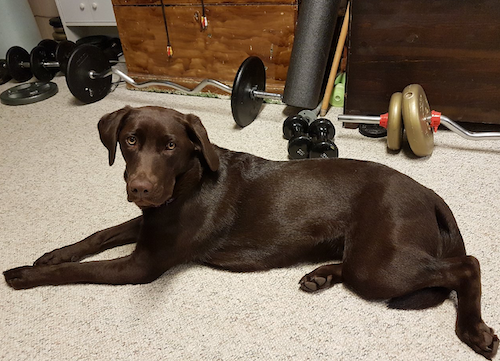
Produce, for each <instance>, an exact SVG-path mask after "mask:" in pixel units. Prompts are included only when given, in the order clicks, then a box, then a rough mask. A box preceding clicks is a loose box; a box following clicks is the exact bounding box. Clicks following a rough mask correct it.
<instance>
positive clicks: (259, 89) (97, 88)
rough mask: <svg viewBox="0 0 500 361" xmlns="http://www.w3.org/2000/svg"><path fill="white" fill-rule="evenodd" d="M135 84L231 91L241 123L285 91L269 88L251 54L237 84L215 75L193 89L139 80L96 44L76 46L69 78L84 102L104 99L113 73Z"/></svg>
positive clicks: (262, 69) (261, 65) (236, 117)
mask: <svg viewBox="0 0 500 361" xmlns="http://www.w3.org/2000/svg"><path fill="white" fill-rule="evenodd" d="M113 74H114V75H117V76H118V77H119V78H120V79H121V80H122V81H124V82H126V83H127V84H129V85H131V86H133V87H135V88H145V87H149V86H155V85H156V86H166V87H169V88H173V89H175V90H178V91H180V92H182V93H185V94H196V93H200V92H201V91H202V90H203V89H204V88H205V87H207V86H209V85H210V86H214V87H216V88H218V89H220V90H222V91H224V92H226V93H230V94H231V110H232V113H233V118H234V120H235V122H236V124H238V125H239V126H241V127H246V126H247V125H249V124H250V123H252V122H253V121H254V120H255V118H256V117H257V115H258V114H259V112H260V109H261V105H262V103H263V101H264V99H274V100H279V101H282V95H281V94H276V93H269V92H266V91H265V86H266V70H265V67H264V63H263V62H262V60H261V59H260V58H258V57H256V56H251V57H249V58H247V59H245V61H243V63H242V64H241V65H240V67H239V69H238V71H237V73H236V76H235V78H234V82H233V87H232V88H231V87H230V86H228V85H226V84H224V83H222V82H220V81H218V80H214V79H205V80H203V81H202V82H200V83H199V84H198V85H196V87H194V88H193V89H189V88H187V87H184V86H182V85H179V84H176V83H173V82H170V81H166V80H165V81H163V80H162V81H160V80H153V81H145V82H136V81H135V80H134V79H132V78H131V77H130V76H128V75H127V74H125V73H124V72H122V71H120V70H119V69H116V68H113V67H111V64H110V62H109V61H108V59H107V58H106V56H105V55H104V53H103V52H102V51H101V50H100V49H99V48H97V47H95V46H92V45H82V46H79V47H78V48H76V49H75V51H74V52H73V53H72V54H71V57H70V59H69V61H68V70H67V73H66V82H67V84H68V88H69V90H70V91H71V93H72V94H73V96H75V97H76V98H77V99H78V100H80V101H81V102H83V103H86V104H88V103H93V102H97V101H99V100H101V99H103V98H104V97H105V96H106V95H107V94H108V93H109V92H110V90H111V86H112V75H113Z"/></svg>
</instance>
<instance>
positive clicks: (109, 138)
mask: <svg viewBox="0 0 500 361" xmlns="http://www.w3.org/2000/svg"><path fill="white" fill-rule="evenodd" d="M130 110H132V108H131V107H129V106H128V105H127V106H126V107H125V108H122V109H120V110H117V111H115V112H113V113H109V114H106V115H105V116H103V117H102V118H101V120H99V123H98V124H97V128H98V129H99V136H100V137H101V142H102V144H104V146H105V147H106V148H108V152H109V165H113V163H114V162H115V156H116V143H117V142H118V133H119V132H120V129H121V125H122V124H123V121H124V120H125V118H126V116H127V115H128V114H129V113H130Z"/></svg>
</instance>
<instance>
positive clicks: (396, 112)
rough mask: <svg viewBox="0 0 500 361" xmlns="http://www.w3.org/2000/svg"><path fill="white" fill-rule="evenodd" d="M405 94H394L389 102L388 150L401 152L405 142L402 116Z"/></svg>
mask: <svg viewBox="0 0 500 361" xmlns="http://www.w3.org/2000/svg"><path fill="white" fill-rule="evenodd" d="M402 103H403V94H401V93H400V92H397V93H394V94H392V96H391V101H390V102H389V119H388V121H387V148H389V149H392V150H400V149H401V143H402V142H403V119H401V114H402V109H401V107H402Z"/></svg>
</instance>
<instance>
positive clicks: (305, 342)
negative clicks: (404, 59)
mask: <svg viewBox="0 0 500 361" xmlns="http://www.w3.org/2000/svg"><path fill="white" fill-rule="evenodd" d="M55 82H56V83H57V84H58V85H59V93H58V94H57V95H55V96H54V97H52V98H50V99H48V100H45V101H43V102H40V103H36V104H32V105H24V106H17V107H14V106H6V105H0V129H1V130H0V132H1V135H2V141H1V144H0V156H1V162H0V184H1V192H0V239H1V241H0V242H1V250H2V251H1V255H0V270H6V269H9V268H12V267H16V266H21V265H27V264H31V263H32V262H33V261H34V260H35V259H36V258H38V257H39V256H41V255H42V254H43V253H45V252H47V251H50V250H52V249H54V248H57V247H61V246H63V245H67V244H70V243H73V242H76V241H78V240H80V239H82V238H84V237H85V236H87V235H89V234H91V233H93V232H94V231H96V230H99V229H102V228H105V227H108V226H111V225H115V224H118V223H121V222H123V221H125V220H127V219H130V218H132V217H134V216H136V215H138V214H139V210H138V209H137V208H136V207H135V206H134V205H133V204H130V203H128V202H127V200H126V195H125V185H124V181H123V165H124V163H123V161H122V159H121V158H119V160H118V161H117V162H116V163H115V165H113V166H112V167H109V166H108V162H107V151H106V149H105V148H104V147H103V146H102V145H101V143H100V140H99V136H98V133H97V128H96V124H97V121H98V120H99V118H100V117H101V116H102V115H103V114H105V113H107V112H111V111H114V110H116V109H119V108H121V107H123V106H124V105H126V104H129V105H132V106H142V105H163V106H166V107H172V108H175V109H177V110H179V111H181V112H186V113H187V112H189V113H194V114H196V115H198V116H200V118H201V119H202V121H203V123H204V124H205V126H206V128H207V130H208V133H209V136H210V138H211V140H212V141H213V142H214V143H216V144H218V145H220V146H224V147H227V148H231V149H234V150H239V151H246V152H251V153H254V154H257V155H259V156H263V157H266V158H270V159H275V160H286V159H287V153H286V146H287V142H286V141H285V140H284V139H283V138H282V136H281V128H282V122H283V119H284V118H285V115H284V112H285V113H287V112H289V109H286V108H285V107H284V106H282V105H274V104H273V105H265V106H264V107H263V110H262V112H261V114H260V115H259V117H258V118H257V120H256V121H255V122H254V123H253V124H251V125H250V126H248V127H246V128H244V129H239V128H238V127H236V126H235V124H234V122H233V120H232V116H231V111H230V101H229V100H228V99H227V98H225V99H210V98H201V97H192V96H180V95H169V94H157V93H147V92H139V91H130V90H127V89H125V87H124V86H120V87H118V89H117V90H116V91H115V92H114V93H111V94H109V95H108V96H107V97H106V98H105V99H104V100H102V101H100V102H98V103H95V104H91V105H80V104H78V103H77V102H76V101H75V99H74V98H73V97H72V95H71V94H70V93H69V91H68V89H67V86H66V83H65V80H64V78H62V77H57V78H56V79H55ZM13 85H15V83H8V84H4V85H2V86H0V91H3V90H5V89H7V88H9V87H11V86H13ZM431 105H432V104H431ZM338 112H339V110H336V109H333V110H330V112H329V113H328V115H327V118H330V119H332V120H334V121H335V119H336V115H337V114H338ZM336 125H338V126H337V136H336V143H337V145H338V147H339V149H340V154H341V156H342V157H348V158H356V159H366V160H373V161H377V162H381V163H384V164H387V165H390V166H392V167H394V168H396V169H398V170H399V171H402V172H404V173H406V174H408V175H410V176H412V177H413V178H415V179H416V180H417V181H419V182H421V183H423V184H424V185H426V186H428V187H430V188H432V189H434V190H435V191H436V192H437V193H439V194H440V195H441V196H442V197H443V198H444V199H445V200H446V201H447V202H448V204H449V205H450V207H451V208H452V210H453V211H454V214H455V216H456V218H457V220H458V223H459V225H460V227H461V231H462V233H463V236H464V239H465V242H466V247H467V250H468V252H469V253H470V254H473V255H475V256H476V257H477V258H478V259H479V260H480V262H481V267H482V285H483V298H482V301H483V304H482V309H483V317H484V320H485V321H486V322H487V323H488V325H489V326H491V327H493V328H495V329H496V330H499V331H500V300H499V296H500V286H499V281H498V272H499V269H500V246H499V235H500V221H499V214H500V179H499V177H500V175H499V174H500V142H499V141H481V142H472V141H467V140H464V139H462V138H460V137H458V136H457V135H455V134H453V133H450V132H446V131H439V133H438V134H437V135H436V137H435V142H436V147H435V150H434V154H433V155H432V156H431V157H428V158H423V159H422V158H415V157H414V156H412V155H411V153H410V152H409V150H408V149H404V150H402V151H401V152H399V153H398V154H394V153H389V152H388V151H387V150H386V147H385V145H384V139H378V140H374V139H368V138H364V137H363V136H361V135H360V134H359V133H358V132H357V131H354V130H347V129H342V128H341V127H340V125H339V123H336ZM306 187H307V184H306V183H304V188H306ZM317 196H318V197H328V194H324V195H322V194H318V195H317ZM373 216H374V217H380V216H382V215H377V214H374V215H373ZM132 249H133V246H126V247H121V248H119V249H115V250H111V251H108V252H106V253H104V254H102V255H99V256H97V257H94V258H93V259H102V258H110V257H116V256H120V255H125V254H127V253H129V252H131V250H132ZM313 268H315V265H298V266H296V267H293V268H288V269H278V270H271V271H268V272H260V273H250V274H238V273H229V272H223V271H220V270H214V269H209V268H206V267H202V266H197V265H186V266H182V267H177V268H175V269H172V270H171V271H169V272H167V273H166V274H164V275H163V276H162V277H161V278H160V279H158V280H157V281H155V282H153V283H151V284H148V285H140V286H106V285H71V286H61V287H40V288H36V289H32V290H26V291H14V290H12V289H10V288H9V287H8V286H7V285H6V284H5V283H4V282H0V313H1V317H0V334H1V335H2V337H1V338H2V340H1V343H0V358H2V359H5V360H16V361H18V360H148V361H149V360H370V361H373V360H412V361H415V360H481V359H483V358H482V357H481V356H478V355H476V354H475V353H474V352H473V351H472V350H471V349H469V347H467V346H466V345H464V344H463V343H462V342H460V341H459V339H458V338H457V337H456V336H455V330H454V328H455V315H456V313H455V301H454V300H453V298H452V299H450V300H449V301H446V302H445V303H444V304H443V305H441V306H439V307H437V308H434V309H429V310H424V311H395V310H389V309H387V308H386V306H385V305H384V304H383V303H372V302H367V301H364V300H361V299H360V298H358V297H356V296H355V295H354V294H352V293H351V292H349V291H347V290H346V289H345V288H344V287H343V286H342V285H337V286H335V287H334V288H333V289H330V290H327V291H325V292H321V293H318V294H307V293H304V292H301V291H299V289H298V281H299V280H300V278H301V277H302V276H303V275H304V274H305V273H307V272H309V271H311V270H312V269H313Z"/></svg>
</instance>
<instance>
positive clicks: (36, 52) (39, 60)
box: [30, 45, 59, 81]
mask: <svg viewBox="0 0 500 361" xmlns="http://www.w3.org/2000/svg"><path fill="white" fill-rule="evenodd" d="M49 61H51V62H54V61H56V59H55V57H54V55H53V54H52V53H50V51H49V50H47V49H46V48H44V47H43V46H40V45H39V46H35V47H34V48H33V50H31V54H30V62H31V72H32V73H33V75H34V76H35V78H37V79H38V80H40V81H50V80H52V79H53V78H54V76H55V75H56V74H57V72H58V71H59V68H48V67H45V66H43V63H44V62H49Z"/></svg>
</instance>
